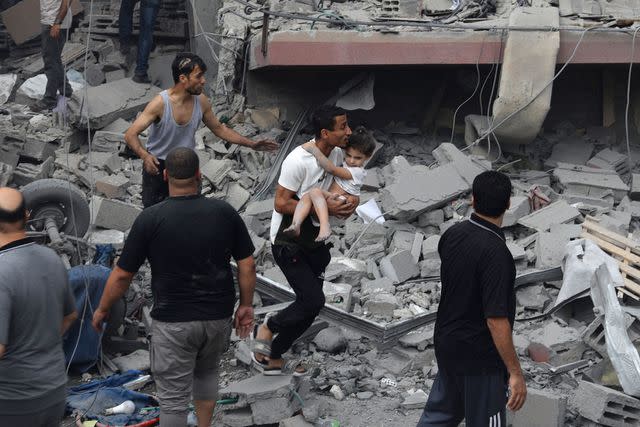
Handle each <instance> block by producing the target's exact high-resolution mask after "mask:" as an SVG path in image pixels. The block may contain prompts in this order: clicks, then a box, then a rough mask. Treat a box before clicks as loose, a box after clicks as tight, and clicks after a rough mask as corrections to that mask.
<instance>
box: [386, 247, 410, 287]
mask: <svg viewBox="0 0 640 427" xmlns="http://www.w3.org/2000/svg"><path fill="white" fill-rule="evenodd" d="M380 271H381V272H382V274H383V275H384V276H385V277H388V278H389V279H391V280H392V281H393V282H394V283H402V282H404V281H407V280H409V279H411V278H413V277H416V276H418V275H419V274H420V270H419V268H418V264H417V263H416V262H415V261H414V259H413V255H412V254H411V251H406V250H405V251H399V252H395V253H393V254H391V255H387V256H386V257H384V258H382V260H380Z"/></svg>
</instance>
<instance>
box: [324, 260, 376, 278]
mask: <svg viewBox="0 0 640 427" xmlns="http://www.w3.org/2000/svg"><path fill="white" fill-rule="evenodd" d="M366 276H367V263H366V262H364V261H362V260H359V259H354V258H347V257H335V258H332V259H331V262H330V263H329V265H328V266H327V268H326V269H325V272H324V279H325V280H327V281H332V280H336V279H340V280H341V281H343V282H347V283H358V282H360V280H362V279H363V278H364V277H366Z"/></svg>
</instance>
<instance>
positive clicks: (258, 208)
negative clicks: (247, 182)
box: [244, 198, 274, 219]
mask: <svg viewBox="0 0 640 427" xmlns="http://www.w3.org/2000/svg"><path fill="white" fill-rule="evenodd" d="M273 203H274V199H273V198H271V199H265V200H260V201H257V202H250V203H249V204H248V205H247V208H246V209H245V211H244V213H245V215H251V216H255V217H256V218H258V219H270V218H271V214H272V213H273Z"/></svg>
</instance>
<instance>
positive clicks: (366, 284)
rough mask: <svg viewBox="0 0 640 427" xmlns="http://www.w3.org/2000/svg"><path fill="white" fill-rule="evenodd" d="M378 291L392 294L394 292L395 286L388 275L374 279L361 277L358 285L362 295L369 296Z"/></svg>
mask: <svg viewBox="0 0 640 427" xmlns="http://www.w3.org/2000/svg"><path fill="white" fill-rule="evenodd" d="M380 292H386V293H389V294H392V293H394V292H395V286H394V285H393V282H392V281H391V279H389V278H388V277H383V278H381V279H376V280H366V279H363V280H362V283H361V285H360V293H361V294H362V296H369V295H373V294H377V293H380Z"/></svg>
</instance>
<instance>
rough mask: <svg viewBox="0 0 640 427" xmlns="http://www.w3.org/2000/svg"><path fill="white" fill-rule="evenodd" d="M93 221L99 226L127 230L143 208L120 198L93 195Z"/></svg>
mask: <svg viewBox="0 0 640 427" xmlns="http://www.w3.org/2000/svg"><path fill="white" fill-rule="evenodd" d="M91 212H92V214H93V218H92V220H91V223H92V224H94V225H95V226H97V227H102V228H108V229H114V230H120V231H127V230H128V229H130V228H131V226H132V225H133V222H134V221H135V219H136V218H137V217H138V215H140V212H142V209H140V208H139V207H137V206H134V205H131V204H129V203H124V202H120V201H118V200H110V199H104V198H102V197H98V196H93V198H92V199H91Z"/></svg>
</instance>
